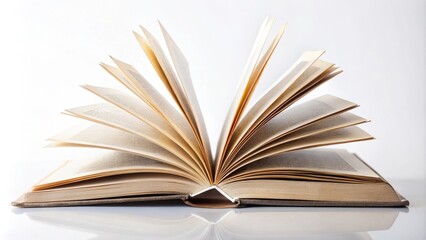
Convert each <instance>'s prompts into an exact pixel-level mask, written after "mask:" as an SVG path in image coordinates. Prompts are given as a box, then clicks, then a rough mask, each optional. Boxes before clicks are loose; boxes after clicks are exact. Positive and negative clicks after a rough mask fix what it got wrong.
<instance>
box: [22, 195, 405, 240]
mask: <svg viewBox="0 0 426 240" xmlns="http://www.w3.org/2000/svg"><path fill="white" fill-rule="evenodd" d="M22 211H23V213H24V214H26V215H27V216H28V217H29V218H30V219H31V220H33V221H37V222H42V223H44V224H49V225H50V226H55V227H58V228H66V229H72V230H77V231H82V232H88V233H92V234H95V235H96V236H95V237H93V238H91V239H371V237H370V236H369V234H368V232H369V231H380V230H386V229H389V228H391V227H392V225H393V223H394V221H395V220H396V218H397V217H398V214H399V212H400V211H407V209H405V208H279V207H251V208H239V209H200V208H192V207H187V206H181V205H176V204H174V203H170V204H166V205H164V204H163V205H148V206H147V204H144V205H127V206H124V207H122V206H120V207H119V206H102V207H101V206H99V207H72V208H43V209H42V208H40V209H25V210H22Z"/></svg>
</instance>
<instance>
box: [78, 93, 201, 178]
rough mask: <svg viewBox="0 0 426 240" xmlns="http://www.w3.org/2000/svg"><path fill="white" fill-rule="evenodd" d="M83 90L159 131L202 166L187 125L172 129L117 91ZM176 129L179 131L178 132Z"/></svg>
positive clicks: (145, 105)
mask: <svg viewBox="0 0 426 240" xmlns="http://www.w3.org/2000/svg"><path fill="white" fill-rule="evenodd" d="M83 88H85V89H87V90H88V91H90V92H92V93H94V94H96V95H98V96H99V97H101V98H103V99H104V100H106V101H108V102H110V103H112V104H114V105H116V106H118V107H120V108H121V109H123V110H125V111H126V112H128V113H130V114H132V115H133V116H135V117H137V118H138V119H139V120H141V121H144V122H146V123H147V124H149V125H151V126H152V127H154V128H155V129H157V130H158V131H160V132H161V133H162V134H164V135H165V136H167V137H168V138H170V139H171V140H172V141H174V142H175V143H177V144H178V145H179V146H181V147H182V148H184V149H185V151H186V152H187V153H188V154H189V155H190V156H191V157H193V158H194V157H195V155H196V156H197V157H196V158H197V159H198V162H199V163H201V164H203V161H202V157H203V156H202V153H201V151H200V148H199V147H198V145H197V143H196V140H195V137H194V135H193V134H192V133H191V129H190V128H189V125H187V126H185V125H181V126H179V127H176V126H174V127H172V126H171V125H169V123H168V122H167V121H166V120H165V119H164V118H163V117H162V116H161V115H160V114H159V113H158V112H156V111H155V110H153V109H152V108H150V107H149V106H148V105H147V104H145V102H143V101H141V100H140V99H138V98H136V97H134V96H131V95H128V94H125V93H123V92H121V91H119V90H115V89H111V88H104V87H95V86H89V85H86V86H83ZM181 127H182V128H181ZM178 129H179V130H180V131H178ZM179 132H185V134H182V135H181V134H180V133H179ZM185 136H189V138H187V139H184V137H185ZM191 136H192V137H191ZM194 144H195V145H194ZM203 169H204V168H203ZM204 171H206V170H204ZM206 175H207V173H206Z"/></svg>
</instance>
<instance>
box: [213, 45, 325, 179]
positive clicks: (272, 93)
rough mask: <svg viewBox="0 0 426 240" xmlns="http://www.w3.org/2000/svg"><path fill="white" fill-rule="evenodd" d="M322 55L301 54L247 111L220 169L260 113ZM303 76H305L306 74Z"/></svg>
mask: <svg viewBox="0 0 426 240" xmlns="http://www.w3.org/2000/svg"><path fill="white" fill-rule="evenodd" d="M323 53H324V52H323V51H311V52H306V53H305V54H303V55H302V56H301V57H300V58H299V59H298V61H297V62H296V63H295V64H293V66H292V67H291V68H290V69H289V70H287V72H286V73H284V75H283V76H282V77H281V79H280V80H279V81H277V82H276V83H275V84H274V86H272V87H271V88H270V89H269V90H267V91H266V93H265V94H264V95H263V96H262V97H261V98H260V99H259V100H258V101H257V102H256V103H255V104H254V106H253V107H252V108H251V109H249V110H248V111H247V113H246V114H245V116H244V117H243V118H242V119H241V121H240V122H239V123H238V125H237V126H236V128H235V131H234V132H233V133H232V136H231V137H230V140H229V145H228V146H227V153H226V156H225V157H224V160H223V162H224V163H223V165H224V166H223V167H221V168H222V169H226V168H227V167H228V166H229V164H230V161H231V159H232V157H233V156H234V155H235V154H236V152H235V151H237V150H238V148H240V147H241V146H242V142H241V140H243V138H244V136H245V135H247V134H249V132H248V130H249V129H254V128H256V126H257V125H258V124H255V122H256V121H260V118H259V117H260V116H261V115H262V113H264V112H265V111H266V110H267V109H268V107H269V106H270V105H271V104H272V103H274V102H275V100H276V98H278V97H279V96H280V95H281V94H282V92H283V89H287V88H288V87H289V86H291V84H292V83H294V82H295V81H296V80H297V79H298V78H299V77H301V76H302V75H303V73H304V72H306V71H307V70H308V69H309V67H310V66H311V65H312V64H313V63H314V62H315V61H316V60H317V59H318V58H319V57H320V56H321V55H322V54H323ZM310 72H311V71H310ZM314 73H315V71H312V74H314ZM312 74H310V75H309V76H308V77H310V76H311V75H312ZM304 76H306V74H305V75H304ZM217 175H218V177H220V175H221V173H218V174H217Z"/></svg>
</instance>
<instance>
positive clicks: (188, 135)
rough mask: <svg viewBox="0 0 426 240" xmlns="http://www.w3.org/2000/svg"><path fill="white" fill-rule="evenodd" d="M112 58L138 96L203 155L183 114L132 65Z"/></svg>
mask: <svg viewBox="0 0 426 240" xmlns="http://www.w3.org/2000/svg"><path fill="white" fill-rule="evenodd" d="M112 59H113V61H114V63H115V64H116V65H117V66H118V67H119V68H120V70H121V71H122V72H123V73H124V75H125V76H126V77H127V78H128V80H129V81H130V82H131V83H132V84H133V85H134V86H135V88H136V89H137V90H138V92H139V93H140V94H139V96H140V97H141V98H142V99H143V100H144V101H145V102H147V103H148V105H149V106H151V107H152V109H154V110H155V111H156V112H157V113H159V114H160V115H161V116H162V117H163V118H164V119H165V120H166V121H167V122H168V123H169V125H170V126H171V127H173V128H174V129H175V130H176V131H177V132H178V133H179V134H180V135H181V136H182V137H183V138H184V139H185V140H186V141H187V142H189V143H190V146H191V147H192V148H193V149H194V150H195V151H197V152H199V153H200V154H201V155H203V150H202V146H200V145H199V142H198V141H197V138H196V136H195V135H194V132H193V130H192V127H191V126H190V124H189V122H188V120H187V119H186V118H185V116H184V115H183V114H182V113H180V112H179V111H178V110H177V109H175V108H174V107H173V106H172V105H171V104H170V102H168V101H167V99H165V98H164V97H163V96H162V95H161V94H160V93H159V92H158V91H157V90H156V89H155V88H154V87H153V86H152V85H151V84H150V83H149V82H148V81H147V80H146V79H145V78H144V77H143V76H142V75H141V74H140V73H139V72H138V71H137V70H136V69H135V68H134V67H133V66H131V65H130V64H127V63H125V62H122V61H120V60H118V59H115V58H112ZM202 159H203V158H202Z"/></svg>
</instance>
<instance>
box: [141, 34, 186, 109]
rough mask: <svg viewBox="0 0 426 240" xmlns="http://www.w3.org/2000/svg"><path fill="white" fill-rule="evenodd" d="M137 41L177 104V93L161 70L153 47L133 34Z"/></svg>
mask: <svg viewBox="0 0 426 240" xmlns="http://www.w3.org/2000/svg"><path fill="white" fill-rule="evenodd" d="M133 34H134V35H135V37H136V39H137V40H138V42H139V45H140V46H141V47H142V49H143V51H144V52H145V55H146V56H147V58H148V60H149V61H150V62H151V65H152V67H153V68H154V70H155V71H156V72H157V75H158V77H160V79H161V81H162V82H163V84H164V86H165V87H166V88H167V90H168V91H169V93H170V95H171V96H172V98H173V100H174V101H175V102H176V103H177V102H178V99H177V97H176V94H175V92H174V91H173V89H172V86H170V83H169V80H168V79H167V76H166V74H165V73H164V71H163V69H162V68H161V65H160V63H159V62H158V59H157V57H156V56H155V53H154V51H153V49H152V48H151V46H150V45H149V43H148V41H147V40H146V39H145V38H144V37H142V36H141V35H139V34H138V33H137V32H133Z"/></svg>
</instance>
